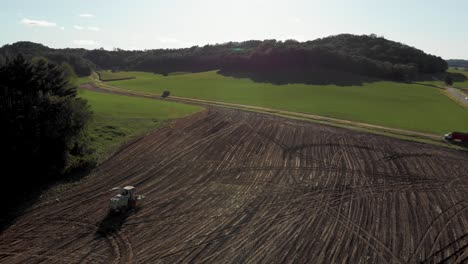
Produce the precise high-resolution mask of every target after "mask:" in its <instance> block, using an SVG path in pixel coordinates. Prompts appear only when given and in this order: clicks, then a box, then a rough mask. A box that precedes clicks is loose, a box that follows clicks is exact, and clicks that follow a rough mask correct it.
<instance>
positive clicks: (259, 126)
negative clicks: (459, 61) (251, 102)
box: [0, 108, 468, 263]
mask: <svg viewBox="0 0 468 264" xmlns="http://www.w3.org/2000/svg"><path fill="white" fill-rule="evenodd" d="M467 161H468V155H467V154H466V153H464V152H459V151H453V150H447V149H441V148H437V147H433V146H428V145H423V144H418V143H411V142H406V141H399V140H397V139H392V138H387V137H383V136H376V135H370V134H365V133H362V132H355V131H351V130H346V129H340V128H334V127H327V126H321V125H315V124H309V123H305V122H300V121H294V120H288V119H284V118H280V117H272V116H267V115H262V114H256V113H248V112H243V111H239V110H229V109H217V108H210V109H209V110H208V111H205V112H202V113H199V114H197V115H194V116H192V117H189V118H184V119H181V120H179V121H177V122H174V123H171V124H169V125H167V126H165V127H162V128H160V129H158V130H156V131H154V132H153V133H149V134H148V135H146V136H145V137H143V138H141V139H139V140H136V141H135V142H133V143H132V144H129V145H128V146H127V147H126V148H123V149H121V150H120V151H118V152H116V153H115V155H114V156H113V157H112V158H111V159H109V160H107V161H106V162H104V163H103V164H102V165H101V166H100V167H99V168H97V169H95V170H94V171H93V172H92V173H91V174H90V175H89V176H88V178H87V179H86V180H84V181H83V183H82V184H80V185H77V186H76V187H74V188H72V189H70V190H67V191H65V192H64V193H62V194H61V195H60V197H59V198H60V199H58V200H54V201H44V202H43V203H42V204H38V205H37V206H35V207H34V208H33V209H31V210H30V211H27V212H26V213H25V214H24V215H23V216H21V217H19V218H18V220H17V221H16V223H14V224H13V225H12V226H10V227H9V228H8V229H6V230H5V231H4V232H3V233H2V234H0V262H1V263H24V262H26V263H40V262H47V263H50V262H52V263H54V262H64V261H65V262H68V263H80V262H93V263H112V262H113V263H132V262H133V263H155V262H159V263H178V262H192V263H207V262H215V263H239V262H241V263H242V262H243V263H246V262H247V263H259V262H260V263H284V262H289V263H291V262H294V263H310V262H316V263H330V262H332V263H333V262H336V263H343V262H346V263H365V262H368V263H384V262H388V263H402V262H406V263H417V262H421V261H423V262H426V263H433V262H450V263H461V262H463V261H465V260H466V259H467V257H468V255H467V254H468V253H466V251H467V244H468V241H467V240H468V237H467V236H466V234H467V233H466V231H467V230H468V210H466V208H468V207H467V206H466V203H465V202H464V201H467V200H468V194H467V193H468V192H467V190H468V179H467V175H466V171H468V162H467ZM122 185H134V186H136V187H137V191H138V192H139V193H140V194H144V195H145V196H146V198H145V199H144V200H143V201H142V202H141V203H140V208H139V209H138V210H137V211H135V212H133V213H131V214H129V215H128V216H126V218H125V219H123V220H122V221H121V222H118V223H115V226H113V230H114V231H113V232H112V233H110V234H107V235H105V236H96V232H97V230H98V229H99V226H100V225H101V224H102V222H103V221H104V219H105V217H106V214H107V204H108V199H109V197H110V196H111V195H112V194H113V193H112V192H111V191H110V189H111V188H113V187H115V186H122Z"/></svg>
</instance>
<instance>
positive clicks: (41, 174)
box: [0, 55, 92, 189]
mask: <svg viewBox="0 0 468 264" xmlns="http://www.w3.org/2000/svg"><path fill="white" fill-rule="evenodd" d="M70 71H71V68H70V67H68V69H64V68H62V66H58V65H56V64H52V63H48V62H47V61H45V60H42V59H38V60H35V62H30V61H27V60H25V59H24V58H23V56H21V55H18V56H17V57H16V58H15V59H13V60H7V61H6V63H5V64H4V65H3V66H0V122H1V124H2V129H0V141H1V148H0V154H1V156H2V158H3V160H2V164H4V168H3V169H6V170H7V171H8V169H10V170H15V171H16V173H15V175H14V177H12V176H13V175H5V174H3V175H4V177H2V178H3V179H2V180H3V183H5V182H6V183H9V184H10V188H12V189H14V187H15V186H18V185H22V186H25V185H30V186H34V185H37V184H42V183H45V182H48V181H50V180H53V179H56V178H57V177H58V176H59V175H62V174H63V173H64V172H67V171H68V170H71V169H73V168H77V167H79V166H85V165H87V164H89V161H90V160H88V158H89V157H90V154H91V151H90V149H89V147H88V146H87V144H86V140H85V139H86V136H85V133H84V131H85V127H86V124H87V122H88V120H89V119H90V117H91V114H92V113H91V111H90V110H89V106H88V104H87V102H86V100H83V99H81V98H78V97H77V88H76V86H74V85H73V84H72V83H71V82H70V81H69V80H70V77H71V76H70V75H71V73H70Z"/></svg>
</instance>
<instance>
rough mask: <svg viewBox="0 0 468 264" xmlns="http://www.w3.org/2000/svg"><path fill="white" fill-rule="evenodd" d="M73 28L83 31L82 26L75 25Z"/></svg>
mask: <svg viewBox="0 0 468 264" xmlns="http://www.w3.org/2000/svg"><path fill="white" fill-rule="evenodd" d="M73 28H74V29H76V30H83V29H84V27H82V26H77V25H75V26H73Z"/></svg>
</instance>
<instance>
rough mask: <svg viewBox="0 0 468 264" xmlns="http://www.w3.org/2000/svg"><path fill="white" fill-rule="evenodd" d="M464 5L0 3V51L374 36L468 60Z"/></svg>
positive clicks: (205, 0) (360, 1) (364, 0)
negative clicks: (21, 45)
mask: <svg viewBox="0 0 468 264" xmlns="http://www.w3.org/2000/svg"><path fill="white" fill-rule="evenodd" d="M467 10H468V0H444V1H440V0H438V1H435V0H387V1H379V0H346V1H345V0H341V1H340V0H326V1H319V0H287V1H285V0H282V1H276V0H237V1H233V0H230V1H224V0H190V1H189V0H183V1H182V0H170V1H167V0H166V1H161V0H131V1H130V0H112V1H111V0H99V1H97V0H73V1H69V0H35V1H32V0H29V1H28V0H8V1H7V0H0V46H3V45H5V44H11V43H14V42H16V41H32V42H37V43H42V44H44V45H46V46H49V47H52V48H65V47H72V48H74V47H80V48H86V49H95V48H100V47H103V48H105V49H113V48H121V49H132V50H133V49H156V48H182V47H191V46H194V45H199V46H203V45H205V44H215V43H224V42H228V41H244V40H250V39H258V40H263V39H279V40H286V39H296V40H299V41H305V40H313V39H317V38H322V37H327V36H330V35H336V34H341V33H351V34H359V35H361V34H371V33H374V34H377V35H378V36H383V37H385V38H387V39H390V40H395V41H398V42H402V43H405V44H407V45H410V46H413V47H416V48H419V49H422V50H423V51H425V52H428V53H430V54H434V55H437V56H441V57H442V58H444V59H468V26H467V25H468V23H467V21H468V20H467Z"/></svg>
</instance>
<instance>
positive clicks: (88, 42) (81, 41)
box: [73, 39, 98, 46]
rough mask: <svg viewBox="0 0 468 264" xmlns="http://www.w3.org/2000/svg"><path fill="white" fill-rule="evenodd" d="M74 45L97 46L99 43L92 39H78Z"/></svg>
mask: <svg viewBox="0 0 468 264" xmlns="http://www.w3.org/2000/svg"><path fill="white" fill-rule="evenodd" d="M73 43H74V44H75V45H77V46H96V45H97V44H98V43H97V42H96V41H94V40H91V39H77V40H74V41H73Z"/></svg>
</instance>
